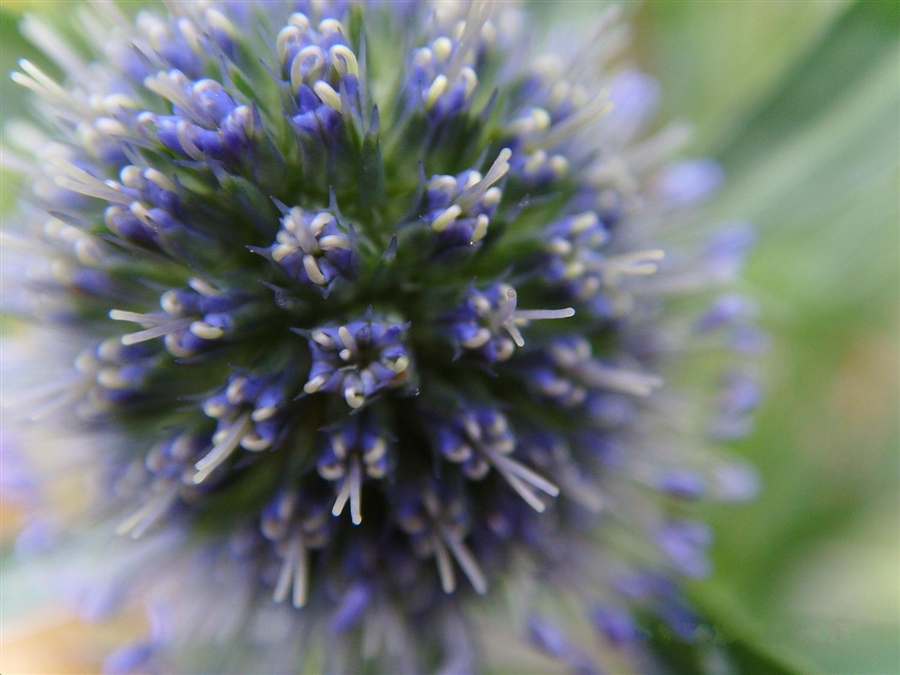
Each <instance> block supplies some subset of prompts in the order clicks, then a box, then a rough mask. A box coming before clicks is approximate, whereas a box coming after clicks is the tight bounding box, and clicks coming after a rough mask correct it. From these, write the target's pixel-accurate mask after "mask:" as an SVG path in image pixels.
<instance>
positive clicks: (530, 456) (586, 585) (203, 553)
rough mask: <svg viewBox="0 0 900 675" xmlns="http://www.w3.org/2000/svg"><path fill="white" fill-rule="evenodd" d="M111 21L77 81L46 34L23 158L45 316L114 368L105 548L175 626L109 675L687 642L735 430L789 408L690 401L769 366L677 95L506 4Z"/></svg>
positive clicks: (119, 658) (392, 663)
mask: <svg viewBox="0 0 900 675" xmlns="http://www.w3.org/2000/svg"><path fill="white" fill-rule="evenodd" d="M103 7H104V9H105V10H106V11H105V12H104V15H103V16H100V15H94V14H90V13H85V14H84V15H83V17H82V18H83V20H84V25H85V29H86V30H87V31H89V35H90V36H91V39H90V40H89V42H90V43H91V44H93V45H94V51H93V52H91V53H87V51H85V53H83V54H82V53H80V52H79V53H78V58H77V59H76V58H73V59H68V58H63V57H65V56H66V55H68V54H70V53H71V54H74V53H76V52H77V51H78V48H75V47H72V46H69V45H66V44H64V43H63V42H58V40H61V38H59V36H56V35H55V33H52V31H49V29H48V30H46V31H37V32H36V33H35V34H37V35H39V36H43V42H44V44H43V45H42V46H43V47H44V48H45V49H46V51H47V53H48V55H49V56H50V57H51V58H55V59H56V60H57V61H58V65H59V66H60V67H61V68H62V69H64V70H65V71H66V79H65V82H64V83H62V84H59V83H57V82H55V81H54V80H52V79H51V78H49V77H48V76H46V75H45V74H44V73H43V72H41V71H40V70H39V69H38V68H37V67H36V66H34V65H32V64H30V63H28V62H25V61H23V62H21V71H19V72H17V73H15V74H14V75H13V77H14V79H15V80H16V81H17V82H19V83H20V84H22V85H24V86H26V87H28V88H30V89H32V90H34V91H35V92H37V94H38V95H39V96H40V97H41V98H40V103H39V111H40V113H41V118H40V120H39V123H38V124H37V125H36V127H35V129H34V130H33V133H32V134H31V137H32V138H41V137H42V138H43V139H44V140H43V141H42V142H43V143H44V145H43V146H42V147H37V148H36V147H32V146H31V145H30V143H29V144H17V139H16V138H10V139H9V143H10V145H11V146H12V147H18V145H21V146H22V147H18V152H19V154H21V155H22V156H21V157H19V159H21V162H17V164H20V165H21V166H23V167H25V169H26V171H29V172H31V179H32V180H33V183H34V189H33V190H32V191H31V193H30V195H29V196H27V197H26V198H25V199H24V200H23V201H24V206H23V211H22V213H23V216H24V218H25V219H26V220H27V221H28V225H29V227H30V228H31V229H30V230H29V231H28V233H27V234H24V235H23V236H22V238H21V243H22V245H23V246H26V247H28V250H29V252H30V253H29V255H30V258H31V259H33V260H34V261H35V263H36V264H35V268H34V269H33V270H32V271H31V272H30V273H29V275H28V282H27V283H26V284H24V285H23V288H22V291H21V292H22V293H23V294H24V295H23V297H25V298H27V302H26V303H23V306H27V307H29V309H28V310H27V313H28V314H31V315H32V316H34V317H36V318H38V319H39V320H40V321H43V322H48V323H50V324H52V325H54V326H56V327H57V329H56V330H57V332H56V335H57V336H58V337H61V338H62V339H63V340H64V341H65V342H66V343H67V344H68V345H75V346H76V351H78V352H79V353H78V355H77V357H76V358H74V363H73V369H74V374H72V375H71V376H70V377H69V379H68V380H67V381H66V383H65V385H64V387H63V391H62V393H61V396H59V397H58V399H56V400H55V402H56V403H57V405H55V406H53V408H54V410H53V415H54V416H55V419H57V420H59V421H60V422H61V423H62V424H66V425H71V424H73V423H74V424H77V428H79V429H80V430H81V432H80V433H83V434H91V433H96V432H98V431H99V430H103V431H104V432H107V433H108V434H111V435H112V436H114V438H115V440H114V441H113V442H105V443H102V444H99V443H98V444H97V446H96V447H95V448H93V451H92V452H91V453H90V455H91V461H92V462H93V463H94V464H95V465H96V467H97V468H98V470H99V475H100V476H101V485H102V488H103V489H102V490H101V491H100V492H99V495H98V497H97V504H95V505H94V508H93V509H92V510H91V512H90V514H91V515H90V517H92V518H93V519H94V522H95V525H96V526H97V527H99V528H100V529H101V530H103V531H106V532H110V533H113V532H117V533H118V534H119V535H127V537H126V538H130V539H133V540H137V541H127V542H122V541H119V542H116V543H112V544H109V546H110V548H109V550H110V551H114V552H115V553H112V554H110V555H109V556H108V558H109V567H110V569H111V570H112V571H111V572H110V577H111V578H112V579H113V583H121V584H124V585H130V586H137V588H133V589H132V590H135V591H137V592H138V593H139V594H140V595H142V596H143V597H145V598H147V599H148V600H149V602H150V605H151V607H153V608H154V609H153V611H154V616H157V617H158V618H159V619H160V622H161V623H160V624H159V626H157V624H156V623H154V626H155V628H154V631H153V634H152V635H151V637H150V638H148V640H146V641H144V642H141V643H140V644H137V645H133V646H131V647H127V648H124V649H123V650H121V651H119V652H117V653H116V654H115V655H113V656H112V657H111V658H110V660H109V662H108V664H107V665H108V668H109V669H110V670H114V671H123V670H124V671H130V670H134V671H140V672H144V671H146V670H147V669H152V668H160V669H163V670H165V669H167V668H170V667H180V666H179V664H186V663H189V662H191V663H193V661H189V659H191V658H193V655H195V654H196V651H197V650H196V649H195V646H196V644H197V643H198V642H205V641H210V642H216V643H230V644H234V645H239V646H240V649H239V650H237V651H236V652H235V653H233V654H232V653H231V652H230V651H229V650H228V649H226V648H225V647H220V648H219V652H221V653H222V654H223V655H224V656H223V659H225V661H222V659H220V662H223V663H226V662H227V666H225V667H227V668H229V669H232V670H247V669H251V670H262V671H266V672H272V671H278V670H297V669H299V668H301V667H302V664H304V663H313V662H314V660H315V659H324V660H325V661H324V663H325V667H328V668H334V669H345V670H353V669H355V668H356V667H357V666H358V665H359V663H360V662H361V660H367V659H374V660H376V661H377V662H378V663H380V664H381V665H382V666H384V667H392V668H397V669H400V670H404V671H407V670H414V669H420V668H434V667H436V666H437V665H438V664H439V663H443V664H444V665H445V666H446V667H447V668H450V669H453V668H458V669H463V670H467V669H471V668H472V667H474V664H475V663H476V659H477V658H478V655H479V653H480V647H479V646H478V644H479V640H478V639H477V637H476V635H477V630H476V627H475V624H474V623H473V621H474V619H472V618H471V616H470V612H469V604H470V603H471V602H472V599H473V598H474V597H476V596H491V595H492V594H493V597H499V595H498V592H499V588H500V587H502V586H508V587H510V588H512V589H515V590H516V592H517V593H518V594H519V595H521V596H522V598H521V601H522V603H523V604H522V606H523V607H525V608H527V610H528V612H529V618H527V619H524V620H523V621H524V623H523V624H522V626H520V629H521V631H520V632H521V634H522V636H523V637H524V638H525V639H526V640H529V641H530V643H531V644H532V645H533V646H534V647H536V648H537V649H539V650H543V651H544V652H546V653H547V654H548V655H550V656H552V657H554V658H557V659H561V660H562V661H564V662H567V663H569V665H570V666H571V667H573V668H575V669H579V670H586V669H590V668H592V667H594V666H595V665H602V664H594V663H593V659H594V656H593V653H594V650H593V649H592V648H590V647H589V646H585V645H578V644H576V641H575V640H574V638H570V637H568V636H566V635H564V634H563V633H561V632H560V629H559V628H558V627H556V626H555V625H554V623H553V621H552V620H551V619H550V618H547V616H545V615H546V614H548V613H552V605H547V604H545V602H544V599H543V598H542V596H541V593H540V592H530V591H528V588H529V587H530V583H528V582H529V580H530V579H534V578H537V579H540V580H542V581H543V582H545V584H546V585H549V586H551V587H554V588H556V587H558V588H560V589H562V588H570V589H572V590H574V591H576V592H577V593H578V606H579V608H580V609H582V610H583V611H584V615H585V616H586V617H589V618H591V620H592V621H593V623H594V624H595V625H596V627H597V639H598V640H601V641H605V644H606V647H607V648H608V649H610V650H615V649H625V650H626V652H627V653H629V654H633V653H635V650H636V649H637V642H638V640H639V629H638V628H636V624H635V623H634V621H635V620H634V618H633V617H632V615H631V613H630V612H631V610H632V609H634V608H639V609H640V610H641V611H644V610H647V611H650V612H655V613H657V614H658V615H659V616H662V617H664V618H670V619H671V620H672V621H673V622H675V623H677V622H679V621H681V623H679V624H678V625H679V626H683V625H684V620H685V619H684V617H685V616H686V612H687V610H685V609H684V608H683V606H682V604H680V603H681V601H680V599H679V598H678V594H677V585H675V584H674V583H673V580H674V579H677V578H678V577H679V576H683V575H687V576H703V575H704V574H706V573H707V572H708V567H709V565H708V562H707V560H706V558H705V553H704V552H705V549H706V547H707V546H708V544H709V540H710V533H709V531H708V529H707V528H706V527H705V526H704V525H702V524H701V523H699V522H697V521H695V520H691V519H689V518H688V517H685V516H684V515H683V514H682V508H681V505H682V503H683V502H686V501H689V500H693V499H698V498H701V497H706V496H717V497H721V498H732V497H735V496H743V495H744V494H745V493H746V492H747V485H746V480H745V481H744V482H743V483H742V486H743V487H740V486H739V487H738V488H735V484H736V483H741V475H742V474H741V473H740V469H736V468H734V467H733V466H732V465H730V464H728V463H726V462H724V461H723V460H721V459H718V458H717V456H716V454H714V453H712V452H710V451H709V450H710V448H709V447H708V446H707V445H706V444H705V443H704V441H703V440H702V436H703V430H702V429H699V426H700V425H701V424H707V425H711V429H710V432H711V433H714V434H717V435H718V436H729V437H731V436H734V435H735V434H736V433H740V431H741V430H743V429H744V427H745V422H746V416H747V414H748V413H749V411H750V410H751V409H752V407H753V406H754V405H755V403H756V400H757V396H756V391H755V388H754V386H753V384H752V382H751V381H750V380H748V378H747V376H746V373H743V372H734V373H730V374H729V375H727V376H726V384H725V387H724V388H723V392H722V393H721V395H720V397H719V400H718V403H717V404H710V406H708V407H704V405H703V404H702V401H703V398H702V396H701V392H694V393H692V392H688V391H683V390H682V388H679V387H678V386H677V385H675V384H670V383H668V382H667V380H666V375H667V373H668V372H670V370H671V364H673V363H676V364H678V363H685V362H689V361H690V360H691V359H694V358H696V354H697V353H699V352H703V351H709V350H724V351H726V352H727V351H729V350H731V349H732V348H733V347H734V345H733V344H732V343H733V340H732V338H731V337H729V335H730V334H731V333H735V334H736V333H737V332H738V331H741V330H744V331H746V330H747V327H748V319H747V316H748V306H747V303H746V302H745V301H742V300H740V299H737V298H735V297H733V296H726V297H724V298H721V299H718V300H715V299H711V296H710V293H709V291H708V290H707V289H710V288H714V287H715V286H716V285H717V284H721V283H722V282H725V281H727V280H728V279H729V278H730V277H731V276H733V274H734V273H735V271H736V269H737V266H738V264H739V259H740V256H741V254H742V252H743V251H744V249H745V248H746V244H747V239H746V231H745V230H744V229H743V228H740V227H738V228H733V229H730V230H722V231H719V232H717V233H716V234H715V235H714V236H713V237H712V238H711V239H709V238H708V237H707V235H705V234H704V231H703V230H702V229H701V228H698V227H697V226H696V225H693V224H692V222H691V218H690V214H691V207H692V205H693V204H694V203H696V202H697V201H698V200H699V199H701V198H702V197H704V196H705V195H706V194H707V193H709V192H710V191H711V190H712V189H713V187H714V186H715V184H716V183H717V182H718V180H719V173H718V169H717V168H716V167H715V166H714V165H712V164H710V163H708V162H676V161H673V160H670V159H669V155H670V154H671V152H672V150H673V148H672V146H673V140H676V137H677V134H674V133H673V132H672V131H671V130H669V129H663V130H662V131H659V132H657V133H656V134H654V135H647V132H645V129H646V122H647V120H648V119H649V118H650V114H649V113H650V108H651V107H652V100H653V98H654V97H653V95H652V87H653V86H652V83H650V82H649V80H648V79H647V78H646V76H644V75H641V74H638V73H636V72H632V71H620V72H615V71H613V70H611V68H610V66H609V65H608V63H607V61H608V57H609V56H610V55H609V54H606V53H605V52H604V51H603V50H602V49H601V50H599V51H598V54H597V59H596V61H597V63H599V64H600V65H601V66H602V68H601V70H600V72H599V74H597V73H592V72H589V71H588V70H587V69H586V67H583V64H581V65H577V66H576V67H574V68H562V67H561V65H560V64H559V63H557V62H556V61H554V60H552V59H551V60H528V59H526V60H522V59H521V58H520V55H518V54H517V53H516V52H515V44H514V43H515V42H518V41H519V40H521V39H522V36H521V35H519V34H517V33H513V32H508V31H510V30H511V29H509V28H508V26H510V25H513V24H518V25H522V17H521V16H520V15H519V14H518V13H517V10H515V9H514V8H511V7H508V6H506V5H504V6H499V5H497V6H495V5H492V4H491V3H488V2H473V3H458V4H452V3H451V4H443V3H437V4H434V5H431V4H426V3H421V4H412V3H392V2H376V1H375V0H372V1H371V2H340V1H338V0H334V1H323V2H318V1H315V2H301V1H298V2H284V3H278V2H262V1H260V2H244V3H230V2H221V3H219V2H183V3H181V2H174V3H171V4H170V5H169V6H168V7H167V13H162V12H157V11H155V10H149V9H148V10H143V11H141V12H140V13H138V14H137V15H136V16H135V17H133V18H131V17H125V16H122V15H120V14H119V10H118V9H116V7H115V6H114V5H113V4H108V5H107V4H104V5H103ZM601 37H602V36H601ZM601 43H602V39H601ZM604 59H606V60H604ZM617 105H619V106H620V108H619V109H618V110H617V109H616V106H617ZM25 145H27V146H28V147H25ZM704 237H706V238H707V241H705V242H704ZM686 295H687V296H691V297H692V298H694V300H690V299H689V300H687V301H685V300H682V299H681V298H682V297H683V296H686ZM704 302H707V305H706V306H704V305H703V303H704ZM709 303H711V306H709ZM676 306H678V307H680V308H681V309H680V310H679V311H674V308H675V307H676ZM715 405H718V408H719V412H720V414H715ZM709 411H712V412H709ZM743 475H744V476H746V473H745V474H743ZM98 520H99V522H97V521H98ZM125 551H127V553H126V552H125ZM138 574H139V575H140V579H141V582H140V583H139V584H133V583H130V582H128V581H126V580H129V579H133V578H135V575H138ZM106 581H107V582H109V580H108V579H107V580H106ZM360 636H364V643H365V647H364V648H363V649H360V648H358V646H357V645H358V644H360V642H361V641H362V640H361V639H360ZM323 638H324V643H323V644H324V646H321V647H319V646H318V645H320V642H321V640H322V639H323ZM623 645H624V646H623ZM253 659H257V660H253ZM173 664H174V665H173ZM199 667H201V669H202V668H206V669H208V668H210V667H216V666H209V665H205V666H204V665H201V666H199Z"/></svg>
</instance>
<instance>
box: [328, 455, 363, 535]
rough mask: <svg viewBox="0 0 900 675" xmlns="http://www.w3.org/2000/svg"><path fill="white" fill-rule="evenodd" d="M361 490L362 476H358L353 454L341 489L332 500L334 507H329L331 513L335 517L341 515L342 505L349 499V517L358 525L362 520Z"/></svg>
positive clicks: (356, 460)
mask: <svg viewBox="0 0 900 675" xmlns="http://www.w3.org/2000/svg"><path fill="white" fill-rule="evenodd" d="M361 490H362V477H361V476H360V467H359V458H358V457H355V456H354V457H351V458H350V471H349V473H348V474H347V475H346V476H345V477H344V480H343V482H342V483H341V489H340V491H339V492H338V496H337V498H336V499H335V500H334V508H332V509H331V515H333V516H335V517H337V516H339V515H341V513H342V512H343V510H344V506H345V505H346V504H347V501H348V500H349V502H350V519H351V520H352V521H353V524H354V525H359V524H360V523H361V522H362V511H361V497H362V495H361Z"/></svg>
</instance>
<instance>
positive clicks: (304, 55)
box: [291, 45, 325, 92]
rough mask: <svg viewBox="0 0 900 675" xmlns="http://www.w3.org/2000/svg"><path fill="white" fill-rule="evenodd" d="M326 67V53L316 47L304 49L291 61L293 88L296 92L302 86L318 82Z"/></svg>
mask: <svg viewBox="0 0 900 675" xmlns="http://www.w3.org/2000/svg"><path fill="white" fill-rule="evenodd" d="M324 67H325V52H323V51H322V49H321V48H320V47H317V46H315V45H310V46H309V47H304V48H303V49H301V50H300V51H299V52H297V54H296V55H295V56H294V60H293V61H291V88H292V89H293V90H294V91H295V92H296V91H297V90H299V89H300V85H301V84H304V83H306V82H313V81H315V80H318V79H319V77H320V76H321V75H322V70H323V69H324ZM304 70H305V71H306V72H305V73H304Z"/></svg>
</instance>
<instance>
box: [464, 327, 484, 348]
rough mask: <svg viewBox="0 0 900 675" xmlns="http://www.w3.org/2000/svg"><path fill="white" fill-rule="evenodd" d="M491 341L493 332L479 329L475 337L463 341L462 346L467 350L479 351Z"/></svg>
mask: <svg viewBox="0 0 900 675" xmlns="http://www.w3.org/2000/svg"><path fill="white" fill-rule="evenodd" d="M490 339H491V331H489V330H488V329H487V328H479V329H478V331H477V332H476V333H475V335H473V336H472V337H470V338H469V339H468V340H463V341H462V343H461V344H462V346H463V347H465V348H466V349H478V348H479V347H481V346H483V345H486V344H487V342H488V340H490Z"/></svg>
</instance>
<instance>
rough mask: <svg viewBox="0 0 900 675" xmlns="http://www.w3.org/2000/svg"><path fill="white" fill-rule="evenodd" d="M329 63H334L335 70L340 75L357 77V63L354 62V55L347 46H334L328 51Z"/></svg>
mask: <svg viewBox="0 0 900 675" xmlns="http://www.w3.org/2000/svg"><path fill="white" fill-rule="evenodd" d="M328 54H329V56H331V61H332V63H334V68H335V70H337V71H338V73H340V74H341V75H346V74H348V73H349V74H351V75H359V63H357V61H356V54H354V53H353V52H352V51H351V50H350V48H349V47H348V46H347V45H334V46H333V47H332V48H331V49H329V50H328Z"/></svg>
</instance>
